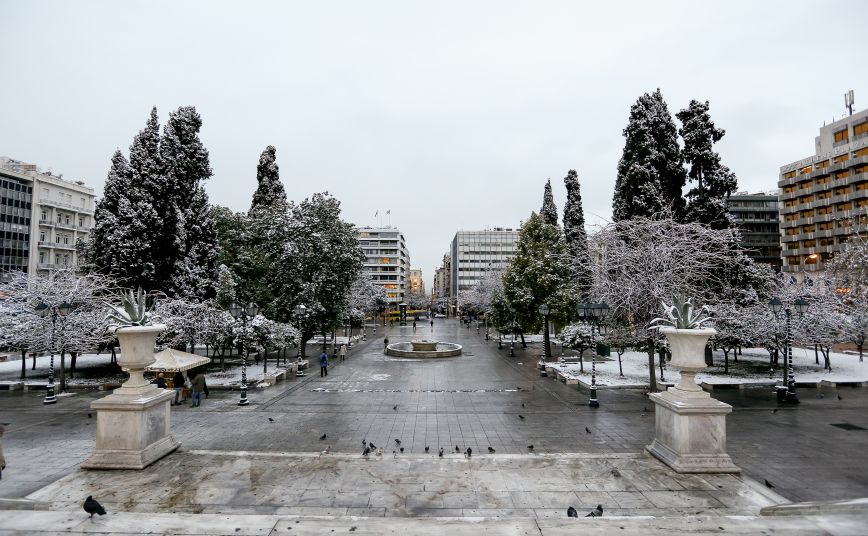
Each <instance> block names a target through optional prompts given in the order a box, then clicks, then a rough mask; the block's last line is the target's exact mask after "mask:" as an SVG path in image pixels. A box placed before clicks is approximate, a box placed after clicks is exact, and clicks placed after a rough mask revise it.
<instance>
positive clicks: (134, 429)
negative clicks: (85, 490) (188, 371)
mask: <svg viewBox="0 0 868 536" xmlns="http://www.w3.org/2000/svg"><path fill="white" fill-rule="evenodd" d="M122 390H123V388H121V389H116V390H115V392H114V393H113V394H110V395H109V396H107V397H105V398H101V399H100V400H95V401H93V402H91V404H90V407H91V409H94V410H96V412H97V416H96V448H95V449H94V451H93V454H91V456H90V458H88V459H87V461H85V462H84V463H83V464H82V465H81V467H82V468H84V469H144V468H145V467H147V466H148V465H150V464H152V463H154V462H155V461H157V460H159V459H160V458H162V457H163V456H165V455H167V454H169V453H170V452H172V451H173V450H175V449H176V448H178V447H179V446H180V445H181V444H180V443H179V442H178V441H177V440H176V439H175V437H174V436H173V435H172V434H171V433H170V424H169V419H170V416H171V408H170V403H171V400H172V398H173V397H174V395H175V393H174V391H169V390H166V389H157V388H156V387H155V386H153V385H152V386H151V389H149V390H148V391H147V392H143V393H140V394H121V393H119V392H120V391H122Z"/></svg>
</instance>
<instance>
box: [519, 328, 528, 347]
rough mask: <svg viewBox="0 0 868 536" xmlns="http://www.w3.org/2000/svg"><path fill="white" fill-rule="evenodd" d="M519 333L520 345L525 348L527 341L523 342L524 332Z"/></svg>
mask: <svg viewBox="0 0 868 536" xmlns="http://www.w3.org/2000/svg"><path fill="white" fill-rule="evenodd" d="M519 335H520V336H521V347H522V348H527V343H526V342H524V332H523V331H522V332H521V333H519Z"/></svg>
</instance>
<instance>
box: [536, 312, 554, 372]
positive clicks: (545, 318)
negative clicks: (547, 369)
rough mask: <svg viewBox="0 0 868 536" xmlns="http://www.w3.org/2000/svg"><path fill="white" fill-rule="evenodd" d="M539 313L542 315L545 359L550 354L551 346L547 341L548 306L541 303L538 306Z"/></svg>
mask: <svg viewBox="0 0 868 536" xmlns="http://www.w3.org/2000/svg"><path fill="white" fill-rule="evenodd" d="M539 314H541V315H542V317H543V330H544V331H543V352H544V354H545V355H544V357H545V358H546V359H548V358H550V357H551V356H552V347H551V345H550V343H549V306H548V305H546V304H542V305H540V306H539Z"/></svg>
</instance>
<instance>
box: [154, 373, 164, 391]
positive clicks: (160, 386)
mask: <svg viewBox="0 0 868 536" xmlns="http://www.w3.org/2000/svg"><path fill="white" fill-rule="evenodd" d="M154 384H156V386H157V389H165V388H166V378H164V377H163V373H162V372H160V373H158V374H157V379H155V380H154Z"/></svg>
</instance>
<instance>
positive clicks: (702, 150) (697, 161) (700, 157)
mask: <svg viewBox="0 0 868 536" xmlns="http://www.w3.org/2000/svg"><path fill="white" fill-rule="evenodd" d="M675 116H676V117H677V118H678V120H679V121H681V124H682V127H681V129H679V131H678V132H679V134H681V138H682V139H683V140H684V150H683V152H682V154H683V156H684V161H685V163H686V164H687V165H688V166H690V171H689V173H688V177H689V178H690V182H695V183H696V185H695V186H694V187H693V188H691V189H690V191H688V192H687V199H688V204H687V211H686V216H685V220H686V221H693V222H697V223H704V224H706V225H710V226H711V227H712V228H714V229H726V228H728V227H730V225H731V222H730V219H729V213H728V211H727V207H726V200H727V198H728V197H729V196H730V195H731V194H732V193H734V192H735V190H736V188H737V181H736V177H735V173H733V172H732V171H730V170H729V168H728V167H726V166H724V165H723V164H721V163H720V155H719V154H718V153H716V152H715V151H714V149H713V148H712V146H713V145H714V144H715V143H717V142H719V141H720V140H721V139H722V138H723V136H724V134H726V131H725V130H723V129H721V128H717V127H715V126H714V122H713V121H712V120H711V116H710V115H709V113H708V101H705V102H699V101H697V100H692V101H690V104H689V105H688V106H687V108H685V109H684V110H681V111H680V112H678V113H677V114H675Z"/></svg>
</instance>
